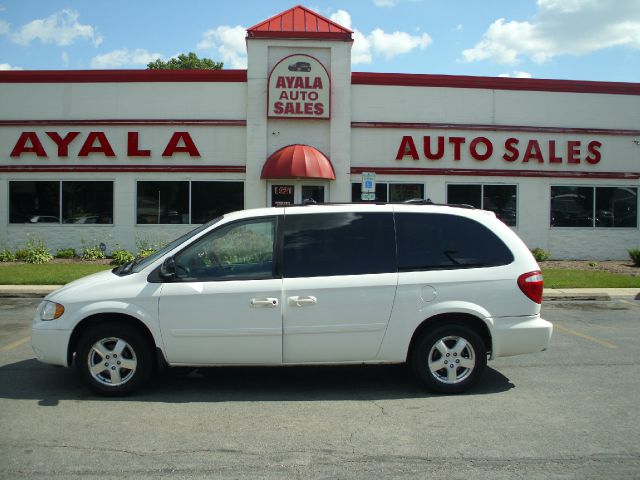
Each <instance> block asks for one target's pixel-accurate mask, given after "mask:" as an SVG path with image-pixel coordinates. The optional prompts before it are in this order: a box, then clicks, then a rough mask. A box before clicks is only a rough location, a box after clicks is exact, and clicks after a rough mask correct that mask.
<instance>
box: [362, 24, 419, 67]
mask: <svg viewBox="0 0 640 480" xmlns="http://www.w3.org/2000/svg"><path fill="white" fill-rule="evenodd" d="M369 39H370V40H371V45H372V47H373V50H374V51H375V52H376V53H378V54H380V55H382V56H384V58H385V59H386V60H389V59H391V58H393V57H396V56H398V55H402V54H403V53H409V52H410V51H411V50H414V49H416V48H419V49H420V50H423V49H425V48H427V47H428V46H429V44H430V43H431V37H430V36H429V35H428V34H426V33H423V34H422V35H410V34H408V33H407V32H393V33H385V32H384V30H381V29H379V28H376V29H375V30H374V31H373V32H371V35H369Z"/></svg>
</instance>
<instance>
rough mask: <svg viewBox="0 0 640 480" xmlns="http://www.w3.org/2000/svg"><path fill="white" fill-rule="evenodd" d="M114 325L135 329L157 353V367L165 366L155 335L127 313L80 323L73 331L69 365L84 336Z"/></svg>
mask: <svg viewBox="0 0 640 480" xmlns="http://www.w3.org/2000/svg"><path fill="white" fill-rule="evenodd" d="M105 323H112V324H114V323H115V324H120V325H125V326H127V327H129V328H134V329H135V330H136V331H138V332H139V333H140V334H141V335H143V336H144V337H145V338H146V340H147V341H148V342H149V345H150V346H151V348H152V350H153V351H155V352H156V358H155V359H154V360H155V362H154V363H155V365H163V364H164V363H165V360H164V355H163V353H162V349H161V348H160V346H159V345H158V344H157V342H156V340H155V337H154V336H153V333H152V332H151V330H150V329H149V327H148V326H147V325H146V324H145V323H144V322H143V321H142V320H140V319H138V318H136V317H133V316H131V315H127V314H126V313H115V312H114V313H96V314H93V315H89V316H88V317H86V318H84V319H83V320H82V321H81V322H79V323H78V324H77V325H76V326H75V327H74V329H73V332H72V333H71V337H70V339H69V345H68V347H67V365H69V366H70V365H72V364H73V357H74V354H75V353H76V351H77V349H78V343H79V341H80V338H82V335H83V334H84V333H85V332H86V331H87V330H88V329H90V328H91V327H93V326H94V325H99V324H105Z"/></svg>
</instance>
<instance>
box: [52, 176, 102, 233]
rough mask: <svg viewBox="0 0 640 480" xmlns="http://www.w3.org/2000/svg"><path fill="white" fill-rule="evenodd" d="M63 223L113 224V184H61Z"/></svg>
mask: <svg viewBox="0 0 640 480" xmlns="http://www.w3.org/2000/svg"><path fill="white" fill-rule="evenodd" d="M62 222H63V223H75V224H86V223H92V224H96V223H103V224H104V223H107V224H108V223H113V182H62Z"/></svg>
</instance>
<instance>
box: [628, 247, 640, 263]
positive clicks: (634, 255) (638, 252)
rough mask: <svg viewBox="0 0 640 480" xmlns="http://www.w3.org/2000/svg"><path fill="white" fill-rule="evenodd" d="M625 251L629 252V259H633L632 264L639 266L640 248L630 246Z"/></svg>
mask: <svg viewBox="0 0 640 480" xmlns="http://www.w3.org/2000/svg"><path fill="white" fill-rule="evenodd" d="M627 252H629V256H630V257H631V260H633V264H634V265H635V266H636V267H640V248H630V249H629V250H627Z"/></svg>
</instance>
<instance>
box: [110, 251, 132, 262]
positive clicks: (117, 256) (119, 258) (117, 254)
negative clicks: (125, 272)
mask: <svg viewBox="0 0 640 480" xmlns="http://www.w3.org/2000/svg"><path fill="white" fill-rule="evenodd" d="M134 259H135V256H134V255H133V253H131V252H130V251H129V250H124V249H120V250H114V251H113V252H111V265H124V264H125V263H129V262H130V261H132V260H134Z"/></svg>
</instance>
